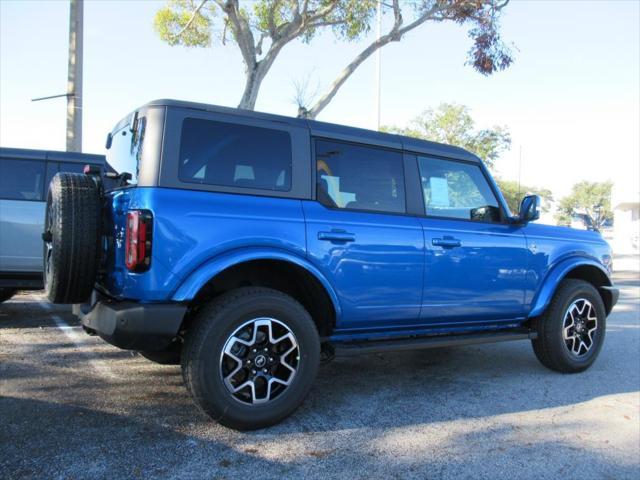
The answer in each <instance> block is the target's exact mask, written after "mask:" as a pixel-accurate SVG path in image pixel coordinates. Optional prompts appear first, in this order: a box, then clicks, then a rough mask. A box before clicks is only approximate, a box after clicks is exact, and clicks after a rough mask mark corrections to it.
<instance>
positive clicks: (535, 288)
mask: <svg viewBox="0 0 640 480" xmlns="http://www.w3.org/2000/svg"><path fill="white" fill-rule="evenodd" d="M107 146H108V147H107V148H108V151H107V152H108V153H107V160H108V162H109V164H110V165H111V166H112V167H113V168H114V169H115V172H114V173H112V174H110V175H107V176H105V175H98V174H90V175H79V174H68V173H61V174H58V175H56V176H55V177H54V178H53V181H52V183H51V188H50V190H49V196H48V199H47V216H46V221H45V225H46V227H45V233H44V235H43V238H44V239H45V242H46V248H47V250H46V251H47V255H46V256H45V271H46V275H45V282H46V291H47V295H48V297H49V299H50V300H51V301H53V302H55V303H71V304H75V305H74V312H75V313H76V314H77V315H79V316H80V317H81V319H82V324H83V326H84V328H85V330H86V331H87V332H88V333H90V334H97V335H99V336H101V337H102V338H103V339H104V340H106V341H107V342H110V343H112V344H113V345H116V346H118V347H121V348H125V349H132V350H138V351H141V353H142V354H143V355H144V356H145V357H147V358H149V359H151V360H154V361H157V362H160V363H171V362H176V363H181V364H182V372H183V378H184V381H185V384H186V387H187V389H188V391H189V393H190V394H191V395H192V397H193V400H194V401H195V403H196V404H197V405H198V407H199V408H200V409H201V410H202V411H203V412H205V413H207V414H209V415H210V416H211V417H212V418H213V419H215V420H216V421H218V422H220V423H222V424H224V425H227V426H230V427H233V428H238V429H252V428H261V427H265V426H267V425H272V424H274V423H276V422H278V421H280V420H282V419H283V418H285V417H286V416H287V415H289V414H290V413H292V412H293V411H294V410H295V408H296V407H297V406H298V405H300V403H301V402H302V401H303V399H304V397H305V396H306V395H307V393H308V392H309V390H310V388H311V385H312V383H313V381H314V378H315V376H316V373H317V371H318V366H319V362H320V358H321V356H322V355H323V356H324V358H326V359H329V358H331V356H332V355H333V353H342V354H346V355H349V354H359V353H372V352H382V351H392V350H404V349H410V348H428V347H436V346H453V345H468V344H475V343H486V342H501V341H506V340H530V341H532V344H533V350H534V352H535V354H536V356H537V357H538V359H539V360H540V361H541V363H542V364H544V365H545V366H547V367H548V368H550V369H552V370H555V371H558V372H563V373H577V372H581V371H584V370H586V369H587V368H588V367H589V366H590V365H591V364H592V363H593V362H594V361H595V359H596V357H597V356H598V353H599V351H600V349H601V347H602V345H603V342H604V337H605V329H606V319H607V315H608V314H609V313H610V312H611V309H612V308H613V306H614V305H615V303H616V301H617V298H618V290H617V289H616V288H615V287H613V285H612V280H611V269H610V266H611V249H610V248H609V245H608V244H607V242H605V241H604V240H603V239H602V237H601V235H600V234H599V233H598V232H594V231H579V230H573V229H570V228H566V227H554V226H548V225H540V224H536V223H534V221H535V220H536V219H537V218H538V217H539V212H540V197H538V196H527V197H525V198H524V199H523V201H522V203H521V205H520V211H519V213H518V214H515V215H514V214H512V213H511V212H510V211H509V207H508V206H507V204H506V202H505V201H504V198H503V196H502V194H501V193H500V191H499V190H498V188H497V186H496V184H495V182H494V181H493V179H492V177H491V175H490V173H489V171H488V170H487V168H486V167H485V165H484V164H483V162H482V161H481V160H480V159H479V158H478V157H476V156H475V155H473V154H472V153H470V152H468V151H466V150H463V149H461V148H457V147H454V146H449V145H442V144H437V143H433V142H428V141H424V140H418V139H414V138H409V137H402V136H398V135H392V134H388V133H381V132H374V131H369V130H361V129H357V128H351V127H345V126H340V125H332V124H328V123H322V122H317V121H312V120H306V119H300V118H288V117H282V116H277V115H269V114H264V113H258V112H251V111H244V110H238V109H231V108H223V107H217V106H213V105H203V104H195V103H188V102H179V101H174V100H161V101H156V102H152V103H149V104H147V105H144V106H143V107H141V108H139V109H137V110H136V111H135V112H134V113H133V114H132V115H130V116H128V117H126V118H124V119H123V120H121V121H120V122H119V123H118V124H117V125H116V126H115V128H114V129H113V131H112V132H111V133H110V134H109V136H108V139H107ZM78 258H82V259H83V261H82V262H78V261H77V259H78ZM377 361H378V359H377V358H376V357H371V361H370V368H371V369H375V368H376V362H377ZM459 374H460V375H464V372H459ZM523 374H526V373H525V372H523ZM362 375H364V376H366V375H367V372H365V371H363V372H362ZM487 378H489V376H488V377H487ZM358 381H362V380H358ZM570 394H571V391H569V390H568V391H567V395H570ZM363 401H366V400H365V399H363ZM410 414H411V412H407V415H410Z"/></svg>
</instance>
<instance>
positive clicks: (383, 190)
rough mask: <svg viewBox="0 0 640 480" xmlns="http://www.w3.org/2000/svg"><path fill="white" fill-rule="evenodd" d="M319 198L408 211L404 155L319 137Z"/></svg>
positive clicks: (335, 205)
mask: <svg viewBox="0 0 640 480" xmlns="http://www.w3.org/2000/svg"><path fill="white" fill-rule="evenodd" d="M316 170H317V177H316V178H317V184H318V185H317V192H318V194H317V197H318V201H319V202H320V203H322V204H323V205H326V206H328V207H333V208H345V209H349V210H365V211H373V212H388V213H405V211H406V206H405V189H404V168H403V165H402V154H401V153H400V152H394V151H391V150H385V149H381V148H376V147H365V146H362V145H354V144H349V143H343V142H334V141H328V140H316Z"/></svg>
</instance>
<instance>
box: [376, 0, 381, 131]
mask: <svg viewBox="0 0 640 480" xmlns="http://www.w3.org/2000/svg"><path fill="white" fill-rule="evenodd" d="M381 35H382V1H378V11H377V19H376V38H377V39H378V40H380V36H381ZM381 50H382V49H381V48H378V49H377V50H376V130H380V83H381V82H380V77H381V75H382V68H381V62H382V57H381Z"/></svg>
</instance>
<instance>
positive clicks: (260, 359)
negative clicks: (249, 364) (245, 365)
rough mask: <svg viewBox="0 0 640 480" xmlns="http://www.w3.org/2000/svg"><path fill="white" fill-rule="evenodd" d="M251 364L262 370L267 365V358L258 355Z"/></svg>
mask: <svg viewBox="0 0 640 480" xmlns="http://www.w3.org/2000/svg"><path fill="white" fill-rule="evenodd" d="M253 363H255V364H256V367H258V368H262V367H264V366H265V365H266V364H267V358H266V357H265V356H264V355H258V356H257V357H256V358H255V360H254V361H253Z"/></svg>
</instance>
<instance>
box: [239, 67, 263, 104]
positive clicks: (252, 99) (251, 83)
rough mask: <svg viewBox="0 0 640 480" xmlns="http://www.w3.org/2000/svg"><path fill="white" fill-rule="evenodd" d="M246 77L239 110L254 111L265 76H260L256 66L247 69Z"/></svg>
mask: <svg viewBox="0 0 640 480" xmlns="http://www.w3.org/2000/svg"><path fill="white" fill-rule="evenodd" d="M245 77H246V79H245V84H244V92H243V93H242V98H241V99H240V103H239V104H238V108H243V109H245V110H254V109H255V107H256V100H257V99H258V92H259V91H260V85H261V84H262V80H263V78H264V75H259V68H258V64H256V65H254V66H253V67H251V68H250V67H247V68H246V71H245Z"/></svg>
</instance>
